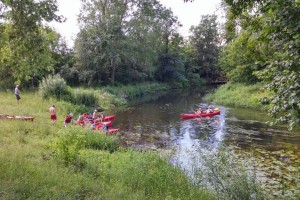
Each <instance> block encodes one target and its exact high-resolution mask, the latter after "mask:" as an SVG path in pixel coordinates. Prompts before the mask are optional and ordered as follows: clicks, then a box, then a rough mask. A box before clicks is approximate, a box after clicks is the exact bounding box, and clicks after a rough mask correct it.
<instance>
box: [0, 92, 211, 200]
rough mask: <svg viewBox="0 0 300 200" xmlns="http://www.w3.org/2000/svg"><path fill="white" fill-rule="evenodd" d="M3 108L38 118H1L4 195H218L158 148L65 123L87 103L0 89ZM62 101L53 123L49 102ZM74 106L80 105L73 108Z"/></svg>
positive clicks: (20, 197) (155, 197)
mask: <svg viewBox="0 0 300 200" xmlns="http://www.w3.org/2000/svg"><path fill="white" fill-rule="evenodd" d="M0 97H1V98H0V109H1V110H2V112H3V113H9V114H19V115H27V116H34V117H35V119H34V121H33V122H28V121H15V120H8V119H1V120H0V125H1V132H0V144H1V148H0V163H1V164H0V169H1V173H0V179H1V185H0V191H1V193H0V194H1V195H0V196H1V198H3V199H26V198H42V199H45V198H46V199H47V198H52V199H53V198H54V199H61V198H64V199H98V198H105V199H175V198H181V199H185V198H189V199H197V198H199V197H200V198H201V199H215V196H214V195H213V194H210V192H208V191H206V190H205V189H201V188H199V187H197V186H195V185H193V184H192V182H191V181H190V180H188V178H187V177H186V176H185V175H184V173H183V172H181V170H180V169H179V168H177V167H175V166H172V165H170V164H169V163H168V162H167V160H166V159H165V158H162V157H160V156H158V155H157V154H155V153H150V152H148V153H146V152H144V153H143V152H135V151H132V150H130V149H122V148H121V147H120V146H119V138H118V137H115V136H106V135H105V134H99V133H98V132H94V131H91V130H90V129H85V128H81V127H79V126H78V127H77V126H74V127H72V126H68V127H67V128H65V127H64V126H63V120H64V114H65V113H67V112H68V111H70V110H69V109H70V108H71V107H77V108H76V109H78V110H80V109H82V108H81V106H77V105H69V103H66V102H62V101H56V100H55V99H49V100H43V99H42V96H41V94H40V93H38V92H31V93H29V92H28V93H23V94H22V96H21V97H22V99H21V100H22V101H21V102H19V103H17V102H16V101H15V98H14V96H13V95H11V93H9V94H8V93H0ZM52 104H55V105H56V108H57V110H58V121H57V122H56V123H55V124H52V123H51V120H50V118H49V114H48V109H47V108H48V107H49V106H50V105H52ZM72 111H74V110H72Z"/></svg>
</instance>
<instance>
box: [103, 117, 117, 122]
mask: <svg viewBox="0 0 300 200" xmlns="http://www.w3.org/2000/svg"><path fill="white" fill-rule="evenodd" d="M114 119H115V115H109V116H105V117H104V119H102V121H104V122H106V121H111V120H114Z"/></svg>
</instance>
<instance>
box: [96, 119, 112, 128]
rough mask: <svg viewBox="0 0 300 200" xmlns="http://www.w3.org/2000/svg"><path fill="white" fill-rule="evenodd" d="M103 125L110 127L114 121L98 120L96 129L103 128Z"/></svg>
mask: <svg viewBox="0 0 300 200" xmlns="http://www.w3.org/2000/svg"><path fill="white" fill-rule="evenodd" d="M103 125H106V126H107V127H110V126H111V125H112V121H108V122H98V123H96V124H95V129H98V130H99V129H102V127H103Z"/></svg>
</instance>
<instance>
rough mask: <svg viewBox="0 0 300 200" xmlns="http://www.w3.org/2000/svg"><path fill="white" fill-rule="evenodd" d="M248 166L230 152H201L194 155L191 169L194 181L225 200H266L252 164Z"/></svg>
mask: <svg viewBox="0 0 300 200" xmlns="http://www.w3.org/2000/svg"><path fill="white" fill-rule="evenodd" d="M199 155H200V156H199ZM247 164H248V166H247ZM247 164H246V163H242V162H241V161H240V160H238V159H237V157H235V156H234V153H233V151H231V150H225V149H221V150H219V151H218V152H214V151H206V152H203V151H201V150H199V151H198V154H197V155H194V163H193V165H194V166H193V167H192V168H193V173H194V176H193V177H194V181H195V182H196V183H198V184H199V185H201V186H206V187H208V188H210V189H212V190H213V191H215V192H216V193H217V194H218V196H219V197H222V198H223V199H232V200H240V199H243V200H252V199H256V200H259V199H261V200H263V199H266V197H267V195H265V194H264V192H263V189H262V186H261V184H260V182H259V181H258V179H257V177H256V175H255V171H253V167H252V166H251V163H247Z"/></svg>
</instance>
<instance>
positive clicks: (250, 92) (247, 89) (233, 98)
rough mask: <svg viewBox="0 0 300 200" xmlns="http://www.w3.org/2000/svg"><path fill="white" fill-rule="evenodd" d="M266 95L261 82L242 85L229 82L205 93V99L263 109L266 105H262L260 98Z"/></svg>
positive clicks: (233, 105)
mask: <svg viewBox="0 0 300 200" xmlns="http://www.w3.org/2000/svg"><path fill="white" fill-rule="evenodd" d="M268 96H269V94H268V93H267V92H266V91H264V90H263V85H262V84H256V85H243V84H233V83H230V82H229V83H227V84H225V85H222V86H220V87H219V88H217V89H216V90H215V91H214V92H213V93H211V94H209V95H207V96H206V97H205V100H206V101H210V102H214V103H216V104H222V105H227V106H232V107H243V108H253V109H265V107H266V105H263V104H262V103H261V102H260V99H263V98H265V97H268Z"/></svg>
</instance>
